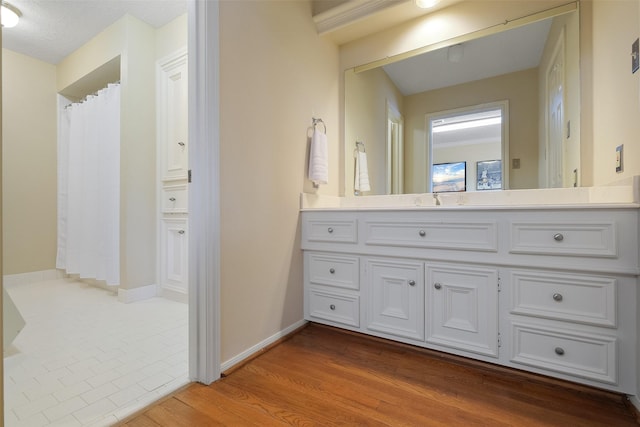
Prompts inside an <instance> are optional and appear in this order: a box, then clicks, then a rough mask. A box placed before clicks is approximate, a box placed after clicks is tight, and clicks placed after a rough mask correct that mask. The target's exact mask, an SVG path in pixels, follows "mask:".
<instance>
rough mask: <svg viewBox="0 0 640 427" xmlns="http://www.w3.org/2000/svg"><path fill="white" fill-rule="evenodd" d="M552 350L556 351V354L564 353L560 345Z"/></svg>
mask: <svg viewBox="0 0 640 427" xmlns="http://www.w3.org/2000/svg"><path fill="white" fill-rule="evenodd" d="M554 351H555V352H556V354H557V355H558V356H562V355H564V348H562V347H556V348H555V350H554Z"/></svg>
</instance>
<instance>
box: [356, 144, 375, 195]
mask: <svg viewBox="0 0 640 427" xmlns="http://www.w3.org/2000/svg"><path fill="white" fill-rule="evenodd" d="M353 188H354V189H355V190H356V191H360V192H362V191H371V186H370V185H369V167H368V166H367V153H365V152H364V151H359V150H356V173H355V182H354V185H353Z"/></svg>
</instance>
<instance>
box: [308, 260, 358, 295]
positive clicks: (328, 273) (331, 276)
mask: <svg viewBox="0 0 640 427" xmlns="http://www.w3.org/2000/svg"><path fill="white" fill-rule="evenodd" d="M305 255H306V256H307V271H308V280H309V283H310V284H311V285H324V286H335V287H338V288H345V289H353V290H358V289H359V288H360V263H359V258H358V257H354V256H347V255H328V254H320V253H308V252H307V253H305Z"/></svg>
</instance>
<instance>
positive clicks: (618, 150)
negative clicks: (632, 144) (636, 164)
mask: <svg viewBox="0 0 640 427" xmlns="http://www.w3.org/2000/svg"><path fill="white" fill-rule="evenodd" d="M623 148H624V144H621V145H618V146H617V147H616V172H622V166H623V164H622V152H623Z"/></svg>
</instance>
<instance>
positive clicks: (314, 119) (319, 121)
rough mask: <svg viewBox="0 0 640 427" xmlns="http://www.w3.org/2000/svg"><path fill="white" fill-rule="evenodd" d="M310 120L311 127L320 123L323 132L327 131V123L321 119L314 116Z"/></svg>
mask: <svg viewBox="0 0 640 427" xmlns="http://www.w3.org/2000/svg"><path fill="white" fill-rule="evenodd" d="M311 120H312V121H313V128H314V129H315V128H316V127H317V126H318V124H322V127H324V133H327V125H326V124H324V122H323V121H322V119H316V118H315V117H313V118H312V119H311Z"/></svg>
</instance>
